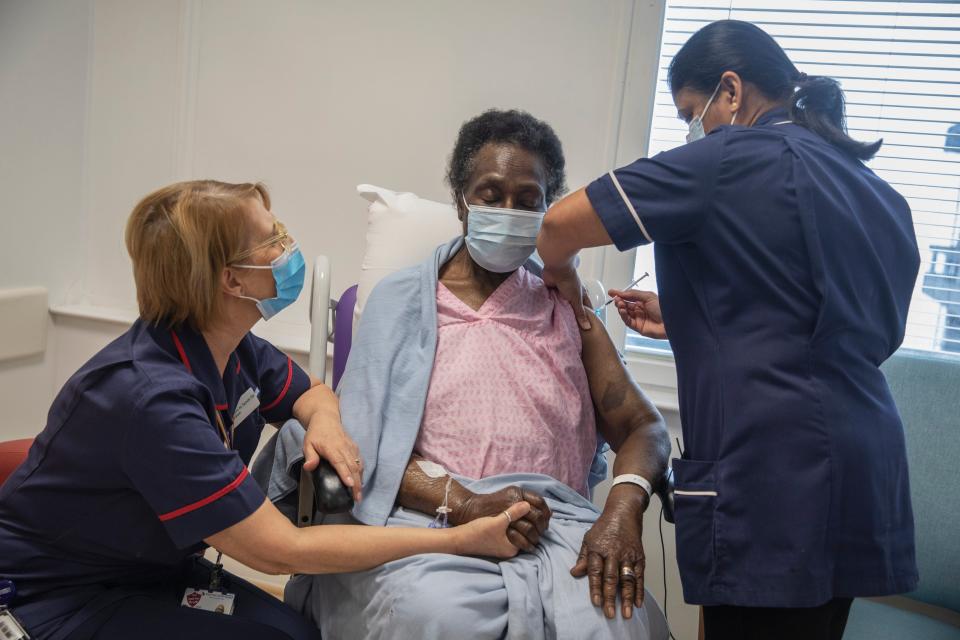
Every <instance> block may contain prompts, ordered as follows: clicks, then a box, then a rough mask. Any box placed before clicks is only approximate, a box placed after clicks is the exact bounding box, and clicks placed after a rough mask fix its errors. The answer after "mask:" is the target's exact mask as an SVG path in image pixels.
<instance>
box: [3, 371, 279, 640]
mask: <svg viewBox="0 0 960 640" xmlns="http://www.w3.org/2000/svg"><path fill="white" fill-rule="evenodd" d="M258 395H259V394H258V391H257V390H254V389H247V390H246V391H245V392H244V394H243V395H242V396H240V400H239V401H238V402H237V408H236V410H235V411H234V412H233V418H232V419H231V424H230V431H229V432H228V431H227V427H226V425H225V424H224V423H223V418H222V417H220V412H219V411H218V410H216V409H214V417H215V418H216V421H217V428H218V429H219V430H220V435H221V437H223V446H225V447H226V448H227V450H228V451H230V450H233V448H234V447H233V444H234V443H233V438H234V435H235V431H236V428H237V425H238V424H240V423H241V422H243V421H244V420H246V419H247V418H248V417H249V416H250V414H251V413H253V412H254V411H255V410H256V409H257V407H259V406H260V398H259V397H258ZM222 559H223V553H221V552H219V551H218V552H217V561H216V563H214V565H213V568H212V569H211V570H210V585H209V586H208V587H207V588H206V589H200V588H199V587H197V588H194V587H188V588H187V589H186V590H185V591H184V592H183V599H182V600H181V601H180V606H182V607H187V608H189V609H203V610H204V611H210V612H212V613H222V614H224V615H228V616H230V615H233V605H234V600H235V599H236V597H237V596H236V594H234V593H229V592H227V591H224V590H223V588H222V584H221V582H222V580H223V564H222V563H221V562H220V561H221V560H222ZM0 640H6V639H0Z"/></svg>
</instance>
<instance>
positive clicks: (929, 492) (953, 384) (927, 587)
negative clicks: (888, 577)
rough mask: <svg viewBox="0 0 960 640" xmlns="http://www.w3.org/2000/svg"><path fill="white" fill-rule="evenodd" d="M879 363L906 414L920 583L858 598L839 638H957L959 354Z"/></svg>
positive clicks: (915, 355) (911, 355)
mask: <svg viewBox="0 0 960 640" xmlns="http://www.w3.org/2000/svg"><path fill="white" fill-rule="evenodd" d="M882 369H883V372H884V374H885V375H886V376H887V381H888V382H889V384H890V390H891V391H892V392H893V397H894V399H895V400H896V403H897V408H898V409H899V410H900V415H901V416H902V417H903V428H904V432H905V434H906V440H907V459H908V463H909V465H910V492H911V495H912V499H913V515H914V522H915V524H916V540H917V566H918V567H919V569H920V584H919V586H918V587H917V589H916V591H913V592H912V593H908V594H905V595H904V596H897V597H890V598H869V599H867V598H861V599H858V600H856V601H855V602H854V604H853V608H852V609H851V611H850V618H849V622H848V624H847V630H846V633H845V634H844V636H843V637H844V639H845V640H913V639H916V640H960V543H958V541H957V536H958V534H960V500H958V498H957V491H958V489H960V483H958V477H960V476H958V474H957V465H958V463H960V411H958V409H957V399H958V397H960V360H957V359H955V358H948V357H943V356H938V355H936V354H925V353H921V352H915V351H907V350H904V351H901V352H899V353H897V354H896V355H894V356H893V357H892V358H890V359H889V360H888V361H887V362H885V363H884V364H883V366H882ZM865 437H869V434H865Z"/></svg>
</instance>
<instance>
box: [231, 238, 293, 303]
mask: <svg viewBox="0 0 960 640" xmlns="http://www.w3.org/2000/svg"><path fill="white" fill-rule="evenodd" d="M231 266H234V267H239V268H241V269H270V270H271V271H272V272H273V281H274V283H275V284H276V286H277V295H276V297H274V298H266V299H264V300H257V299H256V298H251V297H249V296H237V297H238V298H243V299H244V300H252V301H253V302H256V303H257V309H259V310H260V315H261V316H263V319H264V320H269V319H270V318H272V317H273V316H275V315H277V314H278V313H280V312H281V311H283V310H284V309H286V308H287V307H289V306H290V305H291V304H293V303H294V302H295V301H296V299H297V298H298V297H300V292H301V291H303V278H304V275H305V274H306V271H307V266H306V263H305V262H304V260H303V254H302V253H301V252H300V246H299V245H297V243H296V242H294V243H293V244H291V245H290V246H289V247H285V248H284V250H283V253H282V254H280V255H279V256H278V257H276V258H274V259H273V260H272V261H271V262H270V264H269V265H256V264H235V265H231Z"/></svg>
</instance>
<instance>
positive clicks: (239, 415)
mask: <svg viewBox="0 0 960 640" xmlns="http://www.w3.org/2000/svg"><path fill="white" fill-rule="evenodd" d="M259 406H260V390H259V389H247V390H246V391H244V392H243V395H242V396H240V399H239V400H237V408H236V410H235V411H234V412H233V424H234V426H236V425H238V424H240V423H241V422H243V421H244V420H246V419H247V418H248V417H249V416H250V414H251V413H253V412H254V411H256V410H257V407H259Z"/></svg>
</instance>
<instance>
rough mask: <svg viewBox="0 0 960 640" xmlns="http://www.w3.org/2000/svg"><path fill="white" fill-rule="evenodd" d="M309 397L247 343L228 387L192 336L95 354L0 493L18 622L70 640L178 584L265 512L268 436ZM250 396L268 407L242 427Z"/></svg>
mask: <svg viewBox="0 0 960 640" xmlns="http://www.w3.org/2000/svg"><path fill="white" fill-rule="evenodd" d="M309 387H310V378H309V376H308V375H307V374H306V373H305V372H304V371H303V370H302V369H301V368H300V367H298V366H297V365H296V364H295V363H294V362H293V361H292V360H291V359H290V358H289V357H288V356H287V355H285V354H283V353H281V352H280V351H278V350H277V349H276V348H275V347H273V346H272V345H270V344H269V343H267V342H266V341H264V340H261V339H260V338H257V337H255V336H254V335H252V334H248V335H247V336H246V337H245V338H244V339H243V341H242V342H241V343H240V345H239V346H238V347H237V349H236V351H235V352H234V353H233V354H232V355H231V357H230V360H229V363H228V364H227V368H226V371H225V372H224V374H223V376H222V377H221V375H220V372H219V371H218V370H217V366H216V364H215V362H214V360H213V356H212V355H211V353H210V351H209V349H208V348H207V345H206V342H205V341H204V339H203V336H202V335H200V334H199V333H197V332H196V331H194V330H192V329H191V328H189V327H188V326H180V327H176V328H174V329H173V330H170V329H165V328H160V327H155V326H149V325H148V324H146V323H144V322H142V321H137V322H136V323H134V325H133V326H132V327H131V328H130V329H129V330H128V331H127V332H126V333H124V334H123V335H122V336H121V337H120V338H118V339H117V340H115V341H114V342H112V343H111V344H109V345H108V346H107V347H106V348H104V349H103V350H102V351H100V352H99V353H97V354H96V355H95V356H94V357H93V358H92V359H91V360H90V361H89V362H88V363H87V364H85V365H84V366H83V367H82V368H81V369H80V370H79V371H78V372H77V373H76V374H74V375H73V377H71V378H70V380H68V381H67V383H66V384H65V385H64V387H63V389H62V390H61V391H60V393H59V394H58V395H57V397H56V399H55V400H54V402H53V405H52V407H51V408H50V413H49V416H48V418H47V425H46V428H45V429H44V430H43V432H42V433H40V435H39V436H37V438H36V441H35V442H34V444H33V446H32V447H31V449H30V452H29V455H28V457H27V460H26V462H25V463H24V464H22V465H21V466H20V467H19V468H18V469H17V470H16V472H15V473H14V474H13V475H12V476H11V477H10V478H9V479H8V480H7V482H6V483H4V485H3V489H2V491H0V576H3V577H6V578H10V579H12V580H13V581H14V583H15V584H16V587H17V590H18V597H17V600H16V601H15V602H14V611H15V612H16V614H17V616H18V617H19V618H20V619H21V620H22V621H23V622H24V624H26V625H27V627H28V628H29V629H31V632H32V635H34V637H48V636H50V637H59V636H61V635H64V634H66V633H68V632H69V630H70V629H71V628H75V627H76V626H77V625H79V624H81V623H82V622H83V620H84V619H85V618H86V616H87V615H90V614H93V613H95V612H96V610H98V608H100V607H103V606H106V605H107V604H109V603H110V602H112V601H113V599H115V598H118V597H122V596H123V592H124V589H123V588H124V587H125V586H129V587H130V588H136V586H137V585H151V584H157V583H163V582H164V581H167V580H173V579H175V577H176V576H177V575H178V574H179V572H180V571H181V569H182V565H183V563H184V561H186V560H189V559H190V558H191V557H193V556H195V555H196V554H198V553H200V552H202V551H203V549H204V548H205V547H206V545H205V544H204V543H203V540H204V538H207V537H209V536H210V535H212V534H214V533H217V532H219V531H222V530H224V529H226V528H228V527H230V526H232V525H234V524H236V523H238V522H240V521H241V520H243V519H244V518H246V517H247V516H249V515H250V514H252V513H253V512H254V511H255V510H256V509H257V508H258V507H260V506H261V504H263V501H264V495H263V492H262V491H261V490H260V488H259V486H258V485H257V484H256V482H254V480H253V478H252V477H251V476H250V475H249V474H248V471H247V466H246V465H247V464H248V463H249V462H250V458H251V456H252V455H253V452H254V449H255V448H256V446H257V443H258V442H259V439H260V433H261V430H262V429H263V425H264V424H265V423H266V422H282V421H284V420H286V419H288V418H290V417H291V416H292V409H293V404H294V402H296V400H297V398H299V397H300V396H301V395H302V394H303V393H304V392H305V391H306V390H307V389H309ZM249 389H252V390H253V391H254V393H256V394H257V395H258V396H259V401H260V406H259V408H258V409H257V410H255V411H253V413H252V414H250V415H249V416H248V417H246V418H245V419H243V420H241V421H240V422H238V423H237V424H235V425H234V424H233V417H234V416H235V415H236V409H237V404H238V401H239V399H240V397H241V396H242V395H243V394H244V393H245V392H246V391H247V390H249ZM217 413H219V414H220V417H221V420H222V421H223V424H224V426H225V430H227V431H230V430H232V431H233V450H231V449H228V448H227V447H226V446H224V440H223V437H222V435H221V431H220V428H219V426H218V425H217V420H216V414H217ZM237 417H242V415H241V416H237ZM231 428H232V429H231ZM48 631H49V633H48Z"/></svg>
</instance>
